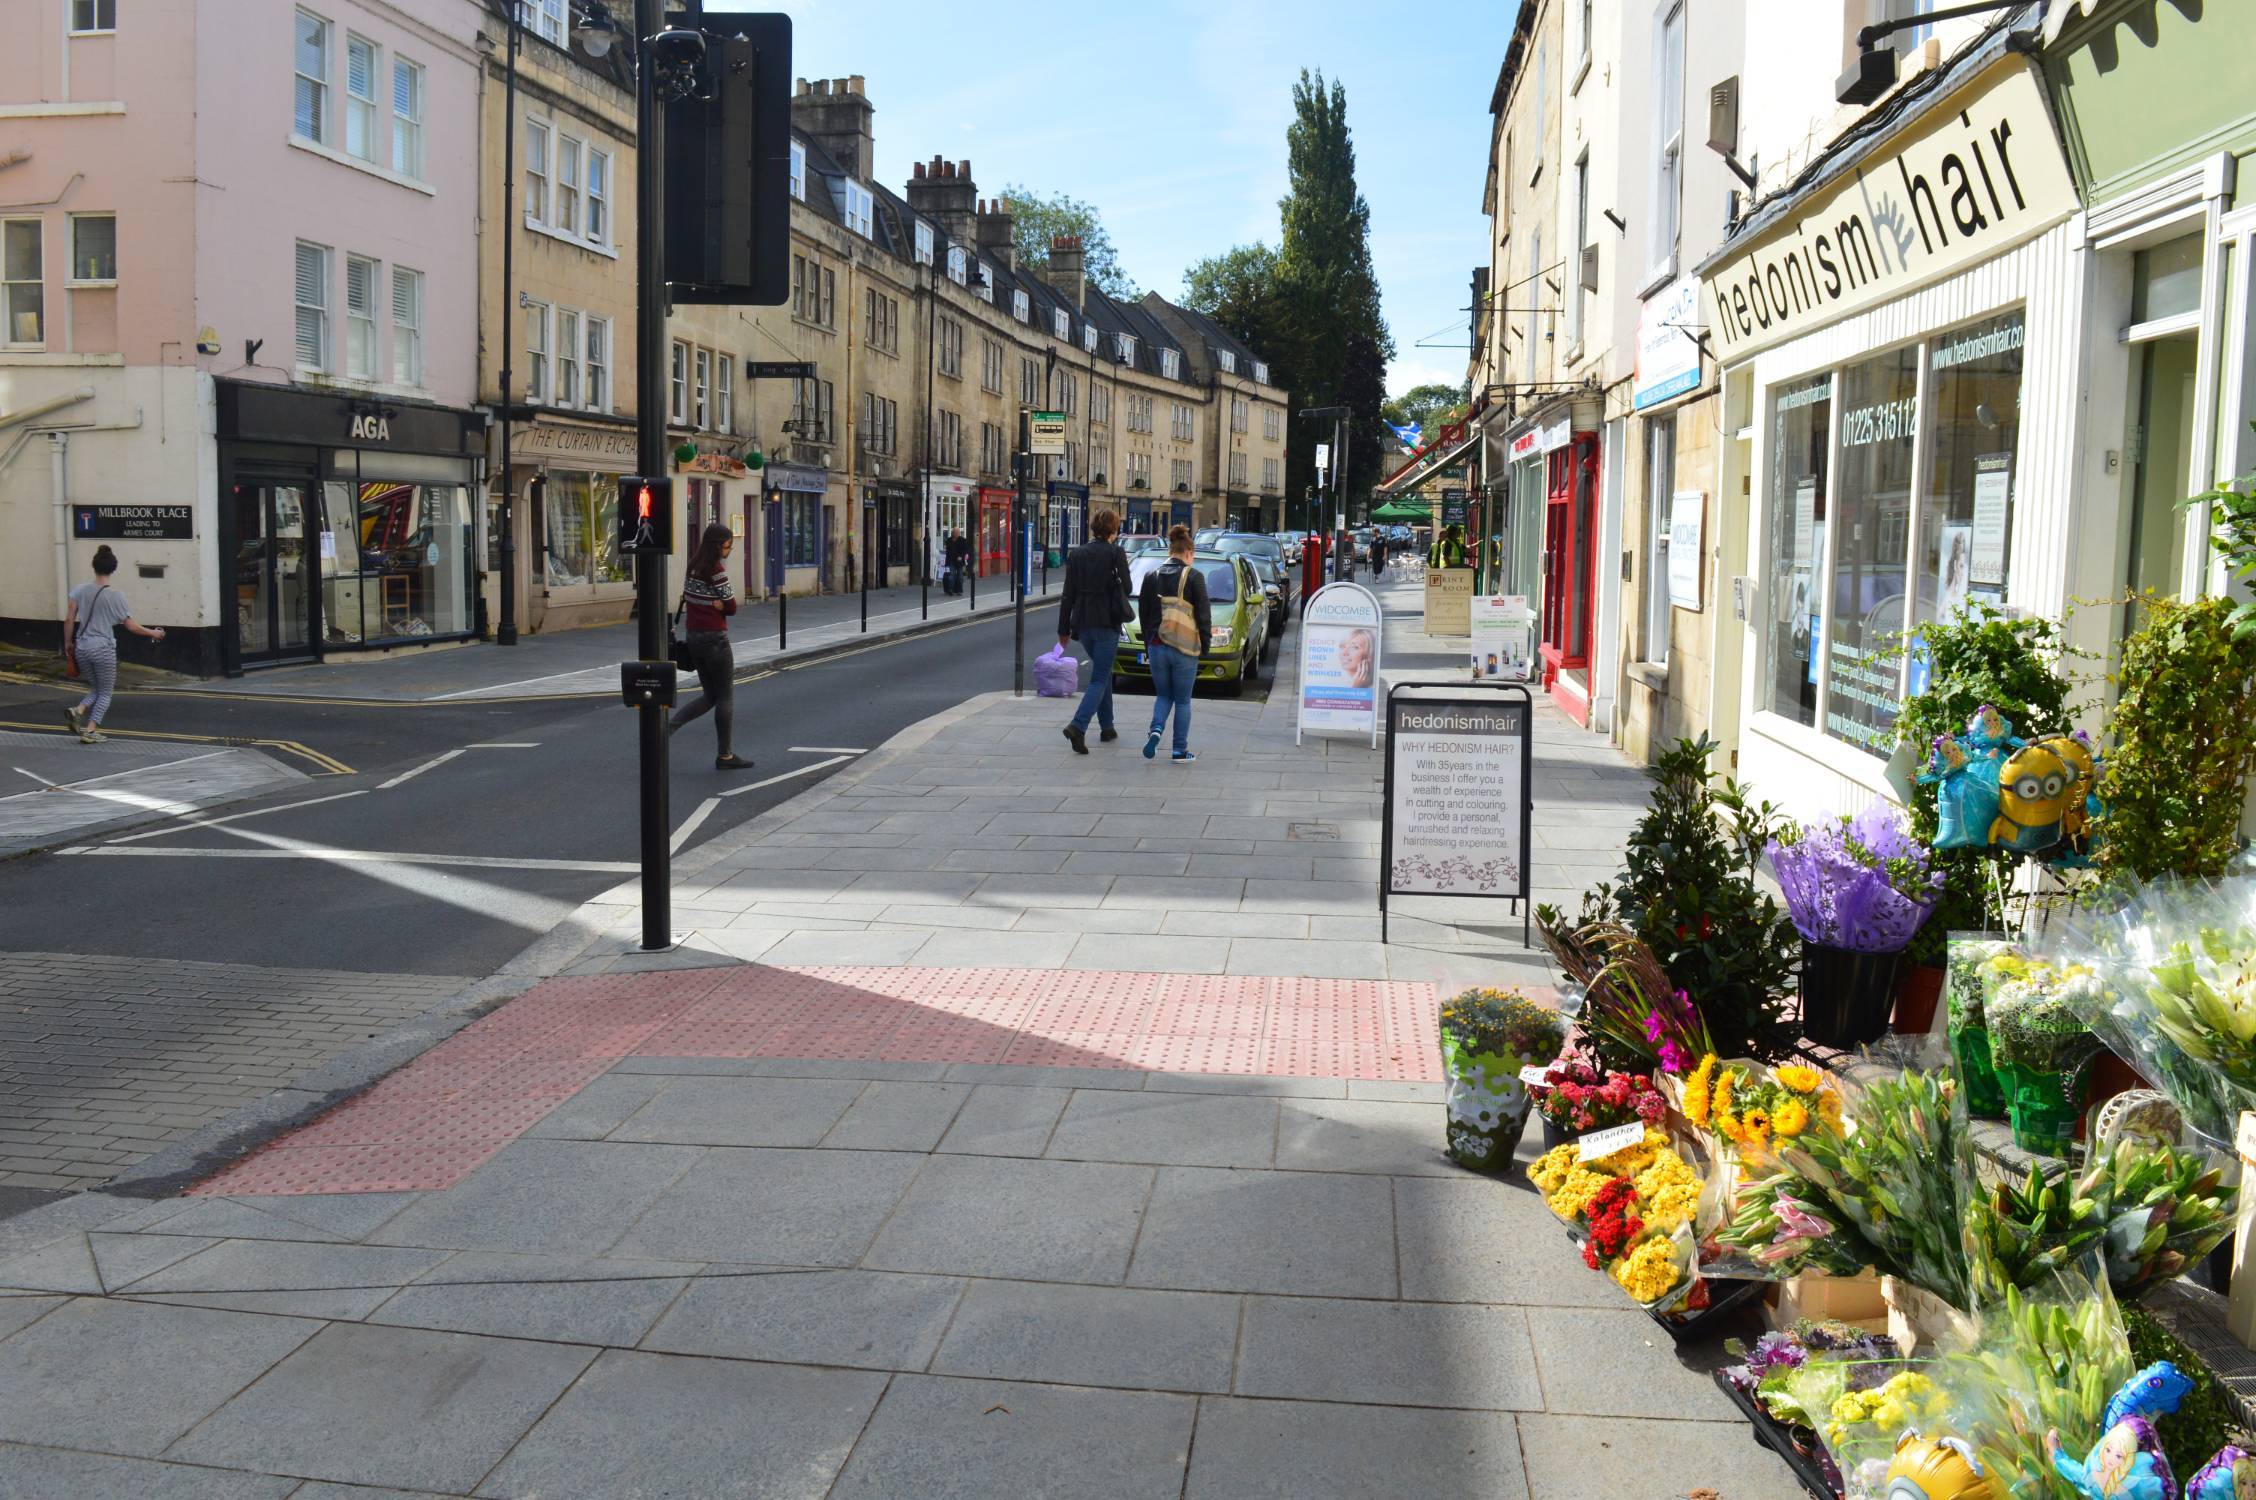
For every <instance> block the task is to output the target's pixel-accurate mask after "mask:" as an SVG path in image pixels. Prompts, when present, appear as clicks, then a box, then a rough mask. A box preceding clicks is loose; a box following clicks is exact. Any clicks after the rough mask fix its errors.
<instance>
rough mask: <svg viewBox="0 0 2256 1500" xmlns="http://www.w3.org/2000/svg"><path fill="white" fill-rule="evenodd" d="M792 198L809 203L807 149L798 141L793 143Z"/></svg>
mask: <svg viewBox="0 0 2256 1500" xmlns="http://www.w3.org/2000/svg"><path fill="white" fill-rule="evenodd" d="M791 196H792V197H794V198H796V199H798V200H799V201H800V202H801V203H804V202H806V201H807V148H806V147H805V146H802V145H800V144H799V143H798V142H797V141H793V142H792V143H791Z"/></svg>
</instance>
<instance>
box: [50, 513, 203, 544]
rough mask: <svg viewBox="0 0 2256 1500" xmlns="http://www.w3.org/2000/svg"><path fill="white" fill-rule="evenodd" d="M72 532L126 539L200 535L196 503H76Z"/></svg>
mask: <svg viewBox="0 0 2256 1500" xmlns="http://www.w3.org/2000/svg"><path fill="white" fill-rule="evenodd" d="M71 535H72V536H77V537H86V538H88V539H90V540H91V539H93V538H97V537H99V538H101V539H102V540H104V541H125V542H185V541H189V540H191V539H193V538H194V536H195V535H196V509H195V507H194V506H192V505H74V506H72V507H71Z"/></svg>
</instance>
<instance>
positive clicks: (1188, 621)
mask: <svg viewBox="0 0 2256 1500" xmlns="http://www.w3.org/2000/svg"><path fill="white" fill-rule="evenodd" d="M1190 586H1191V569H1190V565H1189V564H1188V563H1186V564H1184V566H1183V571H1182V572H1180V573H1178V574H1176V575H1175V592H1174V593H1173V594H1172V595H1168V594H1162V595H1160V596H1159V643H1160V644H1161V645H1162V646H1172V647H1174V648H1175V649H1176V650H1177V651H1180V652H1182V653H1183V654H1184V655H1185V656H1196V655H1198V654H1199V628H1198V611H1197V610H1195V609H1193V608H1191V601H1190V600H1189V598H1187V597H1186V595H1187V594H1188V592H1189V590H1190Z"/></svg>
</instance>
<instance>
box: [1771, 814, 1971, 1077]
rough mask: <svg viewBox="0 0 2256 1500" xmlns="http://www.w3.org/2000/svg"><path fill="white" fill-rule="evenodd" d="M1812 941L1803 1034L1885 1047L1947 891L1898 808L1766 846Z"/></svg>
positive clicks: (1806, 953) (1805, 969)
mask: <svg viewBox="0 0 2256 1500" xmlns="http://www.w3.org/2000/svg"><path fill="white" fill-rule="evenodd" d="M1763 852H1764V854H1765V855H1766V856H1767V857H1768V859H1769V860H1770V867H1771V870H1772V871H1773V872H1774V873H1775V874H1776V875H1777V877H1778V885H1779V889H1780V890H1781V891H1783V892H1784V894H1785V897H1786V914H1787V916H1788V917H1789V918H1790V919H1791V920H1792V921H1793V924H1794V930H1795V931H1797V932H1799V933H1800V934H1801V935H1802V1031H1803V1033H1804V1034H1805V1035H1806V1036H1808V1037H1809V1039H1810V1040H1811V1041H1813V1042H1817V1043H1819V1044H1820V1045H1823V1046H1831V1047H1848V1046H1855V1045H1857V1044H1859V1043H1862V1042H1871V1041H1877V1040H1878V1039H1879V1038H1880V1036H1881V1034H1882V1033H1884V1032H1885V1031H1886V1030H1887V1029H1888V1010H1889V1007H1890V1006H1891V1005H1892V1004H1893V1003H1894V1000H1895V993H1896V977H1897V970H1898V968H1899V967H1900V965H1901V962H1902V958H1903V950H1904V949H1905V948H1907V947H1909V946H1910V945H1911V940H1912V938H1913V937H1914V936H1915V935H1916V934H1917V933H1918V931H1919V928H1920V926H1921V924H1922V923H1924V922H1925V921H1926V920H1927V917H1928V914H1929V913H1930V912H1932V911H1933V910H1934V909H1935V902H1936V899H1937V898H1938V897H1939V896H1940V895H1941V894H1942V889H1943V876H1942V873H1941V872H1940V871H1938V870H1936V869H1935V868H1934V867H1933V860H1932V855H1931V853H1930V851H1929V850H1928V849H1927V848H1926V846H1925V845H1923V844H1921V843H1919V842H1918V841H1917V840H1916V839H1914V838H1913V837H1912V836H1911V834H1910V831H1909V830H1908V829H1906V828H1905V826H1904V823H1903V818H1902V815H1901V814H1900V813H1898V812H1897V810H1896V809H1895V808H1894V807H1893V806H1892V805H1890V804H1887V803H1875V804H1873V805H1872V806H1871V807H1868V808H1866V809H1865V810H1864V811H1863V812H1861V813H1859V814H1857V815H1856V817H1854V818H1840V819H1835V820H1832V821H1829V822H1823V823H1813V824H1810V825H1809V826H1807V827H1805V828H1802V829H1800V830H1792V829H1789V830H1788V831H1787V833H1786V834H1784V835H1782V836H1781V837H1778V838H1774V839H1772V840H1771V841H1770V843H1769V844H1768V845H1767V846H1766V847H1765V849H1764V851H1763Z"/></svg>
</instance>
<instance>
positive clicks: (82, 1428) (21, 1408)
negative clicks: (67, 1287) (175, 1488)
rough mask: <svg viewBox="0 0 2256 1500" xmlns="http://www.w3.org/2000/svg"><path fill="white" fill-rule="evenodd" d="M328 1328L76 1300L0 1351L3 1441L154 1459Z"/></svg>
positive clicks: (287, 1320)
mask: <svg viewBox="0 0 2256 1500" xmlns="http://www.w3.org/2000/svg"><path fill="white" fill-rule="evenodd" d="M320 1327H321V1325H320V1324H318V1323H314V1322H309V1321H306V1320H304V1319H300V1318H272V1317H259V1316H256V1315H254V1314H251V1313H235V1312H220V1311H217V1310H215V1309H210V1308H200V1307H162V1306H157V1305H153V1304H147V1303H136V1302H125V1301H116V1302H111V1301H100V1300H91V1299H84V1300H78V1301H73V1302H72V1303H70V1304H69V1305H68V1306H66V1307H62V1308H59V1309H57V1310H55V1311H54V1312H51V1313H49V1314H48V1315H47V1316H46V1317H44V1318H41V1319H40V1320H39V1321H38V1322H36V1323H34V1324H32V1325H31V1326H30V1327H28V1328H26V1329H24V1330H23V1331H22V1332H20V1333H17V1334H14V1335H12V1336H11V1337H9V1338H8V1339H7V1340H6V1342H4V1343H0V1438H14V1439H17V1440H18V1441H22V1442H32V1443H51V1444H56V1445H59V1446H64V1447H72V1448H95V1449H101V1450H103V1451H105V1452H110V1453H127V1454H140V1455H146V1456H152V1457H153V1456H154V1455H156V1454H158V1453H161V1452H163V1451H164V1449H165V1447H166V1445H168V1444H169V1443H171V1442H172V1441H173V1440H174V1439H175V1438H177V1437H179V1436H180V1435H181V1434H182V1433H184V1432H186V1431H187V1430H188V1429H189V1428H191V1427H193V1426H195V1425H196V1423H197V1422H198V1421H200V1420H202V1419H203V1418H204V1417H205V1416H206V1415H207V1414H209V1413H210V1412H211V1411H213V1410H214V1409H215V1408H217V1407H218V1406H219V1405H220V1404H221V1403H222V1402H224V1401H226V1400H227V1399H228V1398H229V1397H231V1396H233V1395H234V1394H235V1393H236V1392H237V1391H239V1390H241V1389H242V1388H243V1387H244V1386H245V1385H247V1384H249V1383H250V1382H251V1381H253V1380H255V1379H257V1378H258V1377H259V1375H260V1374H261V1373H263V1372H264V1371H265V1370H266V1369H267V1368H268V1367H269V1366H271V1365H273V1364H274V1363H275V1362H276V1361H277V1360H279V1359H281V1358H283V1357H284V1356H285V1355H287V1354H289V1353H290V1351H291V1350H293V1349H295V1348H297V1347H298V1346H299V1345H300V1344H302V1343H304V1342H305V1341H306V1340H307V1339H309V1338H311V1337H313V1335H314V1334H315V1333H317V1332H318V1331H319V1330H320Z"/></svg>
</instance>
